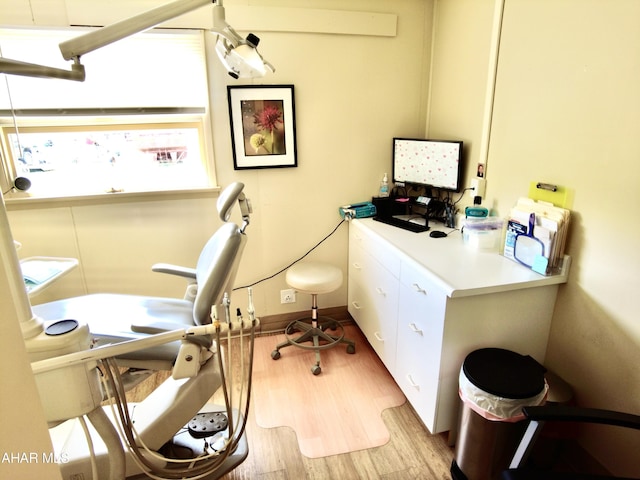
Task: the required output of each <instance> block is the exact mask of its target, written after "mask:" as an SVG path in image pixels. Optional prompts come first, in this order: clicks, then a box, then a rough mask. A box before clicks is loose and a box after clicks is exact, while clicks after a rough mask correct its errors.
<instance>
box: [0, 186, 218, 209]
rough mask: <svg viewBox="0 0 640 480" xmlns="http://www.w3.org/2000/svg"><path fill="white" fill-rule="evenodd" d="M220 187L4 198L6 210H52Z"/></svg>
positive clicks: (190, 194)
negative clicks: (61, 207)
mask: <svg viewBox="0 0 640 480" xmlns="http://www.w3.org/2000/svg"><path fill="white" fill-rule="evenodd" d="M220 190H221V188H220V187H207V188H196V189H185V190H163V191H154V192H115V193H100V194H94V195H69V196H64V197H63V196H56V197H44V196H42V197H39V196H34V195H30V194H28V193H8V194H6V195H5V196H4V203H5V205H6V208H7V210H25V209H31V208H53V207H60V206H69V205H97V204H115V203H131V202H148V201H154V200H167V199H172V198H173V199H179V198H202V197H209V196H215V195H217V194H218V193H219V192H220Z"/></svg>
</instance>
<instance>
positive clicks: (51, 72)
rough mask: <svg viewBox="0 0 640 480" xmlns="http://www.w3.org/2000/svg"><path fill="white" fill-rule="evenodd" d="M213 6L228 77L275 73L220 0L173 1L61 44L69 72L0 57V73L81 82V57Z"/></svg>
mask: <svg viewBox="0 0 640 480" xmlns="http://www.w3.org/2000/svg"><path fill="white" fill-rule="evenodd" d="M213 3H215V5H214V6H213V21H214V27H213V29H212V32H213V33H214V34H216V35H218V42H217V44H216V51H217V53H218V57H219V58H220V60H221V62H222V64H223V65H224V66H225V68H226V69H227V71H228V72H229V75H231V76H232V77H234V78H251V77H262V76H264V75H265V74H266V73H267V71H271V72H274V71H275V69H274V68H273V66H272V65H271V64H270V63H269V62H266V61H265V60H264V59H263V58H262V56H261V55H260V54H259V53H258V51H257V49H256V47H257V46H258V43H259V41H260V39H259V38H258V37H256V36H255V35H253V34H249V35H248V36H247V38H246V39H243V38H242V37H240V35H238V34H237V33H236V31H235V30H233V28H231V26H229V24H227V22H226V20H225V13H224V7H223V6H222V0H174V1H173V2H171V3H168V4H165V5H162V6H160V7H157V8H154V9H152V10H149V11H147V12H144V13H141V14H139V15H135V16H133V17H131V18H128V19H125V20H121V21H119V22H116V23H113V24H111V25H107V26H105V27H102V28H100V29H98V30H95V31H93V32H89V33H86V34H84V35H80V36H79V37H76V38H72V39H70V40H67V41H64V42H62V43H60V52H61V53H62V56H63V58H64V59H65V60H73V61H74V64H73V65H72V66H71V71H68V70H63V69H59V68H53V67H47V66H44V65H36V64H30V63H26V62H20V61H17V60H10V59H5V58H0V73H8V74H12V75H23V76H30V77H47V78H62V79H66V80H76V81H84V79H85V72H84V66H83V65H82V64H81V63H80V57H82V56H83V55H85V54H87V53H90V52H93V51H94V50H97V49H99V48H102V47H104V46H106V45H109V44H111V43H114V42H117V41H119V40H122V39H123V38H126V37H129V36H131V35H134V34H136V33H140V32H143V31H145V30H148V29H150V28H153V27H155V26H156V25H159V24H161V23H164V22H167V21H169V20H172V19H174V18H176V17H179V16H181V15H184V14H185V13H188V12H191V11H193V10H196V9H198V8H201V7H204V6H205V5H208V4H213Z"/></svg>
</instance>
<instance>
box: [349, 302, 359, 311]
mask: <svg viewBox="0 0 640 480" xmlns="http://www.w3.org/2000/svg"><path fill="white" fill-rule="evenodd" d="M351 305H353V308H355V309H356V310H360V309H361V308H362V307H361V306H360V304H359V303H358V302H351Z"/></svg>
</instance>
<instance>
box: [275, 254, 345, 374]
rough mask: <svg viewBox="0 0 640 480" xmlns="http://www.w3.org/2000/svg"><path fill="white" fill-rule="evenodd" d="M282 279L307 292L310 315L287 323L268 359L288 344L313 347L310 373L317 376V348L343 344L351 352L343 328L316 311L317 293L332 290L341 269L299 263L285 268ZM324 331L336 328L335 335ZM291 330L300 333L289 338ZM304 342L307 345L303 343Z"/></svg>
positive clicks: (317, 264)
mask: <svg viewBox="0 0 640 480" xmlns="http://www.w3.org/2000/svg"><path fill="white" fill-rule="evenodd" d="M285 279H286V282H287V285H289V286H290V287H292V288H294V289H295V290H296V291H297V292H300V293H306V294H309V295H311V316H310V317H306V318H300V319H298V320H294V321H293V322H291V323H289V325H287V327H286V328H285V330H284V333H285V336H286V337H287V339H286V340H285V341H284V342H281V343H279V344H278V345H276V349H275V350H274V351H273V352H271V358H273V359H274V360H278V359H279V358H280V350H281V349H283V348H285V347H288V346H291V345H295V346H296V347H299V348H303V349H307V350H313V351H314V352H315V357H316V363H315V365H313V366H312V367H311V372H312V373H313V374H314V375H319V374H320V372H321V371H322V369H321V368H320V351H321V350H326V349H327V348H333V347H335V346H336V345H338V344H344V345H346V346H347V353H355V352H356V345H355V343H354V342H353V341H352V340H348V339H346V338H344V327H343V326H342V325H341V324H340V323H339V322H337V321H336V320H334V319H333V318H330V317H326V316H320V315H319V314H318V295H320V294H322V293H329V292H333V291H334V290H337V289H338V288H339V287H340V285H342V270H340V269H339V268H338V267H334V266H333V265H329V264H327V263H319V262H302V263H296V264H295V265H293V266H291V267H289V269H288V270H287V274H286V277H285ZM326 330H336V331H337V332H336V334H335V335H331V334H329V333H327V332H326ZM294 332H300V333H301V335H299V336H298V337H293V335H292V334H293V333H294ZM307 343H311V344H310V345H307Z"/></svg>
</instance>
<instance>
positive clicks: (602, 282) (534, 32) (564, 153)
mask: <svg viewBox="0 0 640 480" xmlns="http://www.w3.org/2000/svg"><path fill="white" fill-rule="evenodd" d="M436 3H437V6H436V11H437V12H438V16H437V20H436V27H435V29H436V32H439V31H442V32H446V36H445V37H444V38H442V39H441V38H440V37H438V36H436V39H435V45H434V59H435V60H436V63H434V67H433V68H434V82H433V87H434V88H433V91H432V98H433V99H434V102H435V99H436V98H438V99H439V100H438V101H439V102H441V104H443V105H447V104H449V103H451V104H454V105H456V106H457V107H458V108H459V110H458V113H457V114H452V113H451V112H450V111H449V112H447V111H446V109H444V108H443V109H436V108H435V107H432V108H431V116H430V118H429V124H430V128H431V129H432V130H434V129H438V130H440V131H450V132H451V131H456V130H457V129H458V128H461V129H462V131H461V134H462V135H465V136H468V137H469V138H470V139H471V140H472V141H474V140H475V141H477V140H478V138H479V137H478V135H477V133H476V132H477V131H478V126H477V125H478V124H477V123H476V122H481V121H482V120H481V118H482V116H483V112H484V110H485V107H486V105H487V103H486V97H483V99H484V101H485V103H484V105H479V104H478V103H477V102H478V99H477V98H476V99H475V100H471V101H468V102H460V101H459V99H460V98H466V96H467V95H468V91H467V85H466V84H464V83H462V82H461V81H460V78H471V79H473V81H474V82H475V81H477V80H480V79H481V78H483V76H484V75H485V73H486V72H488V71H490V69H489V68H488V63H485V64H484V65H483V64H482V63H480V64H479V63H478V59H479V58H487V57H486V55H487V53H488V52H487V50H486V45H487V43H486V41H487V39H488V38H489V36H490V35H491V34H492V31H491V25H492V20H491V17H490V15H489V16H488V15H486V14H488V13H489V12H492V11H493V10H494V7H495V5H496V4H497V3H499V2H498V1H497V0H485V1H482V2H476V1H475V0H442V1H438V2H436ZM471 12H477V13H478V14H476V15H471ZM481 12H484V15H482V14H480V13H481ZM638 18H640V4H639V3H638V2H636V1H634V0H613V1H609V2H597V1H595V2H592V1H583V0H556V1H553V2H551V1H540V0H506V1H505V10H504V19H503V20H504V21H503V29H502V32H501V33H502V36H501V42H500V50H499V60H498V73H497V81H496V92H495V102H494V103H493V105H492V106H493V118H492V122H491V124H490V126H491V137H490V142H489V156H488V164H487V175H486V178H487V201H488V206H490V207H493V210H494V213H496V214H498V215H508V212H509V209H510V208H511V206H512V205H513V204H514V203H515V202H516V200H517V199H518V197H520V196H526V194H527V191H528V187H529V182H532V181H543V182H549V183H557V184H559V185H563V186H565V187H567V188H569V189H572V190H573V191H574V200H573V205H572V207H571V208H572V211H573V220H572V226H571V237H570V242H569V244H568V246H567V253H568V254H570V255H571V256H572V257H573V261H572V267H571V273H570V278H569V283H568V284H567V285H564V286H562V287H561V288H560V290H559V294H558V299H557V302H556V310H555V315H554V318H553V324H552V331H551V335H550V339H549V346H548V351H547V360H546V365H547V366H548V367H549V368H551V369H552V370H554V371H555V372H556V373H558V374H560V376H562V377H563V378H564V379H565V380H566V381H568V382H569V383H570V384H571V385H572V386H573V388H574V390H575V395H576V400H577V402H578V403H579V404H581V405H585V406H592V407H600V408H613V409H619V410H622V411H628V412H631V413H635V414H638V413H640V368H639V367H638V365H640V323H639V322H638V320H637V316H638V314H637V312H638V311H639V309H640V303H639V302H640V300H639V297H638V295H637V287H638V281H639V280H638V271H639V267H640V253H639V252H638V248H637V240H636V238H637V236H638V233H639V231H640V226H639V225H638V224H637V222H634V221H633V218H635V216H636V215H635V212H634V209H635V207H636V206H637V205H639V204H640V197H639V193H638V188H637V185H638V181H639V180H640V162H639V161H638V160H639V158H640V145H639V144H638V126H640V83H639V82H638V78H640V31H639V30H638V28H637V19H638ZM483 28H484V31H483ZM469 32H475V33H479V34H480V38H479V39H477V41H469V42H466V43H465V44H464V46H465V47H466V48H467V50H466V55H461V46H460V44H459V43H458V42H453V41H450V39H456V38H462V39H466V38H468V37H469ZM483 35H484V39H483V38H482V37H483ZM448 39H449V41H448ZM451 57H453V58H457V59H458V60H459V63H458V64H455V68H454V67H453V66H452V65H453V64H452V65H450V67H449V68H448V69H446V68H445V69H442V68H440V65H439V64H438V63H437V61H438V60H440V61H441V62H442V61H443V60H442V59H444V58H451ZM436 75H442V76H443V77H444V78H442V79H441V80H439V81H436V80H435V76H436ZM447 80H450V81H447ZM472 91H473V92H476V94H479V93H480V92H477V90H476V87H473V90H472ZM634 439H635V440H634ZM582 440H583V443H584V445H585V446H587V447H588V449H589V450H590V451H591V452H592V453H593V454H594V455H596V457H597V458H598V459H599V460H600V461H601V462H602V463H604V464H605V466H607V467H608V468H609V469H610V470H611V471H613V472H614V473H617V474H619V475H626V476H634V477H635V476H638V475H640V470H639V467H638V461H637V445H638V443H637V436H635V437H634V436H633V435H632V434H629V435H626V434H623V433H619V434H613V433H606V432H605V431H603V429H593V430H589V431H587V432H585V433H584V434H583V436H582Z"/></svg>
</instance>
